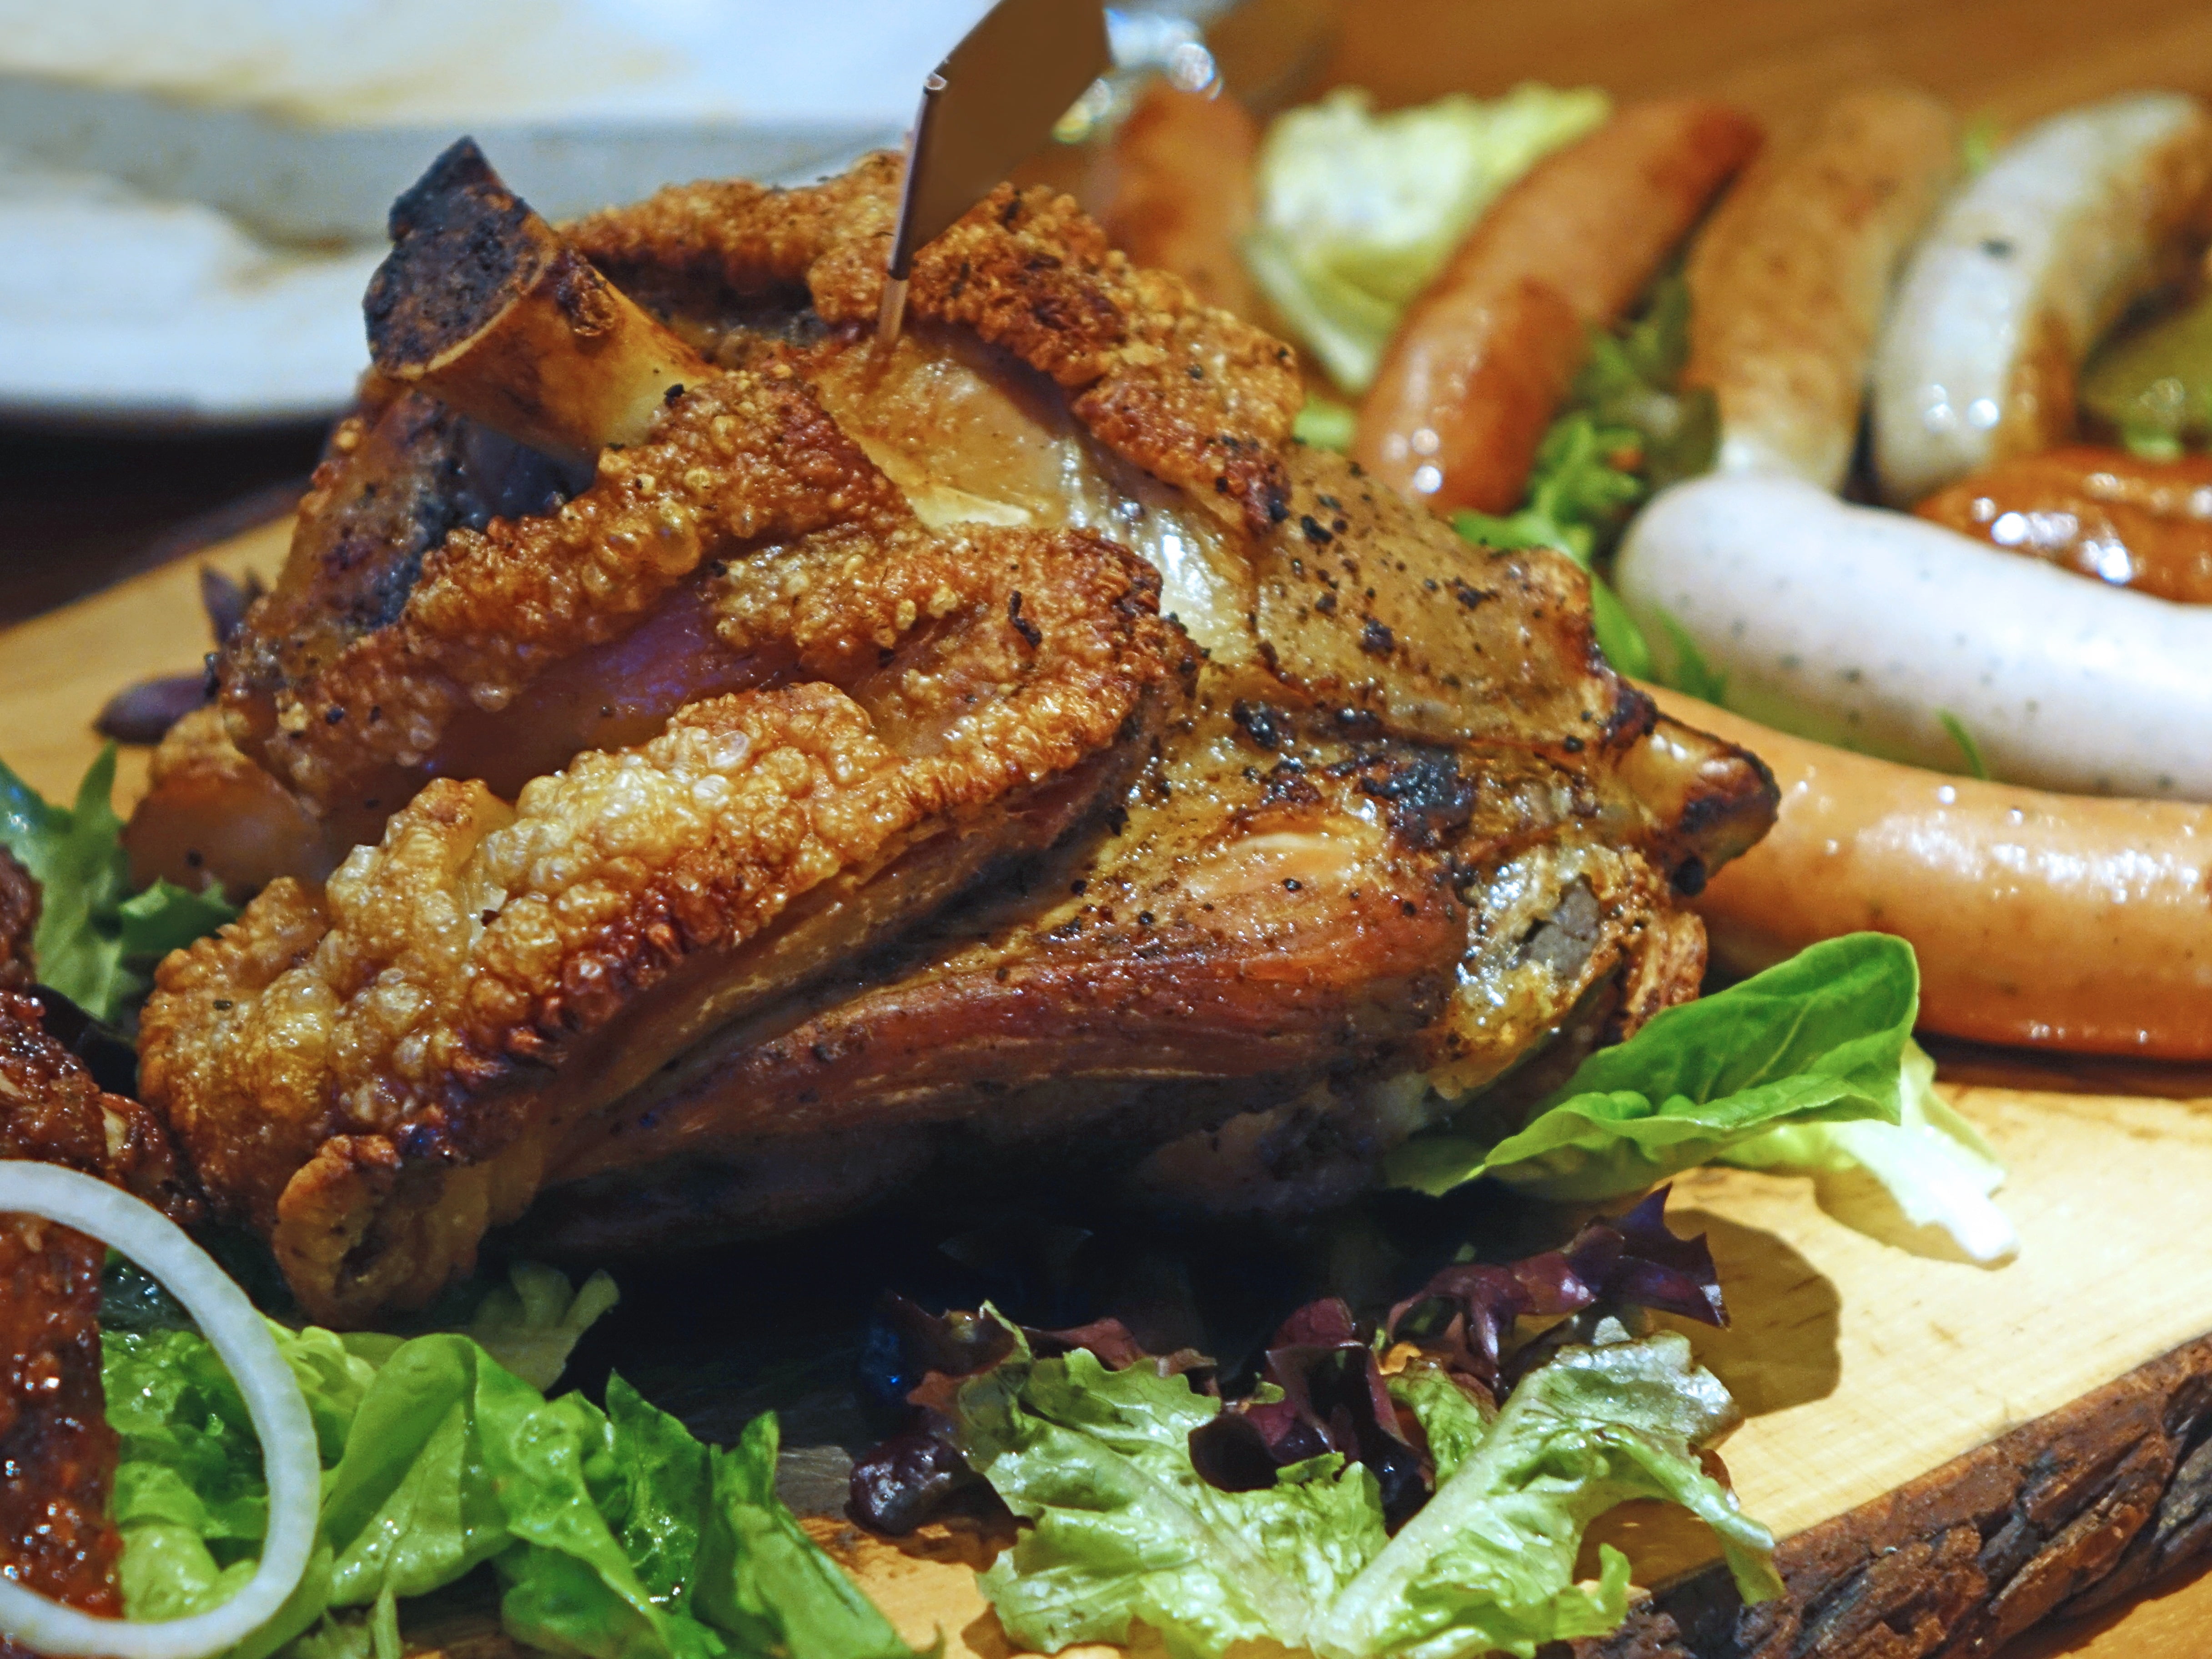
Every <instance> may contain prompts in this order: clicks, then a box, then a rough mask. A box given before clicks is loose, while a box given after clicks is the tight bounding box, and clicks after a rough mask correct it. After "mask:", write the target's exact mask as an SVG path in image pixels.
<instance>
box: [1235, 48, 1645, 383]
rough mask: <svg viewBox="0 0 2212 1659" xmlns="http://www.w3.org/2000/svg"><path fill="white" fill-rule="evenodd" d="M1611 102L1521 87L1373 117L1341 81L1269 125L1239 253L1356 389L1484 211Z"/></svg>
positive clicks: (1282, 310)
mask: <svg viewBox="0 0 2212 1659" xmlns="http://www.w3.org/2000/svg"><path fill="white" fill-rule="evenodd" d="M1608 107H1609V106H1608V104H1607V99H1606V96H1605V94H1603V93H1601V92H1598V91H1596V90H1595V89H1593V88H1582V89H1579V90H1576V91H1565V92H1562V91H1559V90H1556V89H1554V88H1550V87H1543V86H1537V85H1534V84H1529V85H1524V86H1519V87H1516V88H1514V89H1513V90H1512V91H1511V92H1509V93H1507V94H1505V95H1504V97H1502V98H1496V99H1492V100H1488V101H1484V100H1480V99H1475V98H1470V97H1468V96H1466V95H1465V94H1452V95H1451V96H1449V97H1446V98H1440V99H1438V100H1437V101H1436V102H1435V103H1433V104H1424V105H1421V106H1419V107H1417V108H1413V109H1401V110H1393V111H1390V112H1388V113H1386V114H1380V115H1378V114H1376V112H1375V110H1374V107H1373V104H1372V100H1370V97H1369V95H1368V94H1366V93H1364V92H1362V91H1360V90H1358V89H1357V88H1349V87H1346V88H1340V89H1338V90H1337V91H1335V92H1333V93H1331V94H1329V95H1328V97H1326V98H1324V99H1322V100H1321V101H1320V102H1319V103H1316V104H1309V105H1307V106H1304V107H1303V108H1300V109H1294V110H1291V111H1289V112H1287V113H1285V114H1284V115H1282V116H1280V117H1279V118H1277V119H1276V121H1275V122H1274V123H1273V125H1271V126H1270V127H1269V128H1268V130H1267V138H1266V140H1265V142H1264V143H1262V144H1261V149H1260V158H1259V165H1258V173H1257V179H1256V183H1257V187H1258V191H1259V197H1260V203H1259V222H1258V224H1257V226H1256V228H1255V229H1254V230H1253V232H1252V234H1251V235H1250V237H1249V239H1248V240H1247V241H1246V244H1245V250H1244V253H1245V263H1246V264H1247V265H1248V266H1249V268H1250V270H1251V272H1252V275H1253V277H1254V279H1255V281H1256V282H1257V283H1259V285H1260V288H1261V291H1262V292H1263V293H1265V294H1266V295H1267V299H1268V301H1270V302H1271V303H1272V304H1273V306H1274V307H1275V309H1276V311H1277V312H1278V313H1279V314H1280V315H1281V317H1282V318H1283V319H1284V321H1285V323H1287V324H1288V325H1290V328H1291V332H1292V333H1294V334H1295V335H1297V337H1298V339H1299V341H1300V343H1302V344H1304V346H1305V347H1306V348H1307V349H1309V350H1310V351H1311V352H1312V353H1313V354H1314V356H1316V357H1317V358H1318V359H1320V361H1321V362H1322V367H1324V368H1327V369H1328V373H1329V374H1330V376H1331V378H1333V379H1334V380H1335V381H1336V383H1337V384H1338V385H1339V386H1341V387H1343V388H1344V389H1345V390H1346V392H1363V391H1364V390H1365V389H1366V387H1367V386H1368V384H1369V382H1370V381H1371V380H1374V378H1375V371H1376V367H1377V365H1378V364H1380V362H1382V358H1383V349H1384V348H1385V347H1387V346H1388V345H1389V343H1390V337H1391V335H1392V334H1394V333H1395V332H1396V331H1397V327H1398V319H1400V318H1401V316H1403V315H1404V313H1405V310H1406V307H1407V306H1408V305H1410V304H1411V303H1412V302H1413V298H1414V296H1415V295H1418V294H1419V293H1420V291H1421V289H1424V288H1425V287H1426V286H1427V285H1428V283H1429V280H1430V278H1431V277H1432V276H1435V275H1436V274H1437V270H1439V269H1440V268H1441V267H1442V266H1443V262H1444V260H1445V259H1446V258H1448V257H1449V255H1450V253H1451V251H1452V249H1453V248H1454V247H1455V246H1457V244H1458V242H1459V240H1460V239H1461V237H1462V236H1464V235H1465V234H1467V230H1468V227H1469V226H1470V225H1472V224H1474V222H1475V220H1476V219H1477V218H1479V217H1480V216H1481V214H1482V211H1483V210H1484V209H1486V208H1487V207H1488V206H1489V205H1490V204H1491V203H1492V201H1494V200H1495V199H1496V198H1497V197H1498V193H1499V192H1500V191H1503V190H1504V189H1505V187H1506V186H1507V185H1510V184H1511V183H1513V181H1514V180H1515V179H1518V178H1520V177H1521V175H1522V173H1526V172H1528V169H1529V168H1530V167H1534V165H1535V164H1536V163H1537V162H1538V161H1541V159H1542V158H1543V157H1544V156H1545V155H1548V154H1550V153H1551V152H1552V151H1553V150H1554V149H1558V148H1559V147H1560V146H1561V145H1562V144H1565V143H1570V142H1571V141H1572V140H1574V139H1576V138H1579V137H1582V136H1583V134H1584V133H1586V132H1588V131H1590V129H1592V128H1593V127H1595V126H1596V125H1598V124H1599V123H1601V121H1603V120H1604V119H1605V118H1606V114H1607V109H1608Z"/></svg>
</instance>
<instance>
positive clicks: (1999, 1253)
mask: <svg viewBox="0 0 2212 1659" xmlns="http://www.w3.org/2000/svg"><path fill="white" fill-rule="evenodd" d="M1919 1006H1920V970H1919V966H1918V964H1917V962H1916V961H1915V960H1914V957H1913V955H1912V947H1911V945H1907V944H1905V941H1903V940H1902V939H1894V938H1892V937H1891V936H1890V935H1888V934H1887V933H1850V934H1846V935H1845V936H1844V937H1843V938H1841V939H1826V940H1823V941H1821V942H1820V944H1817V945H1811V946H1808V948H1807V949H1805V950H1804V951H1801V952H1799V953H1798V954H1797V955H1796V956H1795V957H1791V958H1790V960H1789V961H1787V962H1784V963H1780V964H1778V966H1776V967H1773V968H1770V969H1767V970H1766V971H1765V973H1762V974H1758V975H1753V977H1752V978H1750V979H1747V980H1745V981H1741V983H1740V984H1736V985H1732V986H1730V987H1728V988H1727V989H1725V990H1723V991H1718V992H1716V993H1714V994H1711V995H1709V996H1705V997H1701V998H1699V1000H1697V1001H1695V1002H1690V1003H1685V1004H1683V1005H1682V1006H1680V1007H1676V1008H1670V1009H1668V1010H1667V1011H1666V1012H1663V1013H1662V1014H1660V1015H1658V1016H1657V1017H1656V1018H1654V1019H1653V1020H1652V1021H1651V1022H1650V1024H1648V1025H1646V1026H1645V1027H1644V1029H1643V1030H1640V1031H1638V1033H1637V1034H1636V1035H1635V1036H1632V1037H1631V1038H1630V1039H1629V1040H1628V1041H1627V1042H1624V1043H1620V1044H1619V1045H1617V1046H1615V1047H1613V1048H1601V1049H1599V1050H1598V1051H1597V1052H1596V1053H1595V1054H1592V1055H1591V1056H1590V1057H1589V1059H1588V1060H1584V1061H1583V1063H1582V1065H1581V1066H1579V1067H1577V1070H1576V1072H1575V1074H1574V1075H1573V1076H1572V1077H1571V1078H1570V1079H1568V1080H1567V1082H1566V1084H1565V1085H1564V1086H1563V1087H1561V1088H1560V1089H1559V1090H1558V1091H1555V1092H1554V1093H1553V1094H1552V1095H1551V1096H1550V1097H1547V1099H1546V1100H1545V1101H1543V1102H1541V1103H1540V1104H1539V1106H1538V1108H1537V1109H1536V1110H1535V1111H1534V1114H1533V1115H1530V1116H1529V1117H1528V1120H1527V1121H1525V1122H1524V1123H1522V1124H1521V1125H1520V1126H1518V1127H1510V1126H1500V1125H1494V1124H1485V1123H1484V1122H1483V1121H1481V1120H1482V1109H1481V1107H1480V1105H1479V1104H1478V1105H1477V1106H1476V1107H1474V1108H1473V1109H1470V1111H1469V1112H1468V1113H1467V1114H1464V1115H1462V1119H1461V1120H1460V1121H1455V1122H1454V1123H1451V1124H1448V1125H1446V1126H1445V1127H1443V1128H1442V1129H1440V1130H1437V1131H1435V1132H1432V1133H1428V1134H1425V1135H1419V1136H1416V1137H1415V1138H1414V1139H1412V1140H1411V1141H1408V1142H1407V1144H1406V1145H1405V1146H1402V1147H1401V1148H1400V1149H1399V1150H1398V1151H1397V1152H1395V1153H1393V1154H1392V1155H1391V1160H1390V1164H1389V1169H1390V1172H1391V1174H1392V1176H1393V1177H1394V1178H1395V1179H1397V1180H1399V1181H1401V1182H1404V1183H1405V1184H1406V1185H1408V1186H1412V1187H1417V1188H1420V1189H1421V1190H1423V1191H1425V1192H1429V1193H1442V1192H1445V1191H1448V1190H1449V1189H1450V1188H1454V1187H1456V1186H1458V1185H1459V1184H1461V1183H1462V1182H1467V1181H1472V1180H1474V1179H1475V1178H1476V1177H1478V1176H1496V1177H1497V1178H1498V1179H1499V1180H1502V1181H1505V1182H1510V1183H1511V1184H1512V1185H1514V1186H1516V1187H1519V1188H1522V1189H1524V1190H1527V1191H1529V1192H1533V1193H1534V1194H1538V1195H1540V1196H1542V1197H1547V1198H1556V1199H1573V1200H1591V1199H1602V1198H1607V1197H1611V1196H1614V1195H1618V1194H1627V1193H1636V1192H1641V1191H1643V1190H1644V1188H1648V1187H1650V1186H1651V1185H1652V1184H1653V1183H1654V1182H1659V1181H1662V1180H1664V1179H1666V1178H1667V1177H1668V1176H1670V1175H1673V1174H1674V1173H1675V1172H1677V1171H1679V1170H1686V1169H1689V1168H1691V1167H1692V1165H1695V1164H1707V1163H1714V1162H1719V1163H1729V1164H1744V1165H1747V1166H1750V1167H1755V1168H1762V1169H1789V1170H1805V1171H1809V1172H1821V1171H1836V1170H1845V1169H1851V1168H1858V1169H1863V1170H1865V1171H1866V1172H1867V1173H1868V1174H1869V1175H1871V1176H1873V1177H1874V1178H1875V1180H1877V1181H1879V1182H1881V1184H1882V1185H1883V1186H1884V1187H1885V1188H1887V1189H1888V1191H1889V1193H1890V1194H1891V1196H1892V1197H1893V1199H1894V1200H1896V1202H1897V1204H1898V1206H1899V1208H1900V1209H1901V1210H1902V1211H1903V1212H1905V1215H1906V1217H1907V1218H1909V1219H1912V1220H1914V1221H1917V1222H1918V1223H1920V1224H1921V1225H1936V1226H1941V1227H1942V1228H1944V1229H1945V1230H1946V1231H1948V1232H1949V1233H1950V1234H1951V1235H1952V1237H1953V1238H1954V1241H1955V1242H1956V1243H1958V1245H1959V1246H1960V1249H1963V1250H1965V1251H1966V1253H1967V1254H1968V1255H1971V1256H1972V1257H1973V1258H1974V1259H1975V1260H1977V1261H2000V1260H2002V1259H2003V1258H2004V1257H2006V1256H2008V1255H2010V1254H2012V1251H2013V1249H2014V1248H2015V1244H2014V1242H2013V1235H2012V1230H2011V1228H2010V1226H2009V1225H2008V1224H2007V1223H2006V1222H2005V1220H2004V1218H2003V1217H2002V1214H2001V1213H2000V1212H1998V1211H1997V1210H1996V1206H1994V1205H1992V1204H1991V1203H1990V1193H1991V1192H1993V1191H1994V1190H1995V1189H1996V1184H1997V1182H1998V1181H1999V1180H2001V1179H2002V1174H2003V1171H2002V1167H2001V1166H2000V1165H1999V1164H1997V1162H1996V1157H1995V1155H1994V1153H1992V1152H1991V1151H1990V1148H1989V1146H1987V1144H1986V1143H1984V1141H1983V1140H1982V1139H1981V1138H1980V1137H1979V1136H1978V1134H1976V1133H1975V1132H1974V1131H1973V1129H1972V1127H1970V1126H1968V1125H1967V1124H1966V1121H1965V1120H1964V1119H1963V1118H1961V1117H1960V1116H1959V1115H1957V1114H1956V1113H1954V1112H1953V1111H1952V1110H1951V1109H1949V1108H1948V1107H1947V1106H1945V1105H1944V1104H1943V1103H1942V1101H1941V1100H1940V1099H1939V1098H1937V1097H1936V1094H1935V1091H1934V1088H1933V1082H1934V1075H1935V1068H1934V1066H1932V1064H1930V1063H1929V1060H1928V1059H1927V1056H1926V1055H1925V1054H1923V1053H1922V1052H1921V1051H1920V1049H1919V1048H1917V1046H1916V1045H1915V1044H1914V1043H1913V1042H1912V1022H1913V1018H1914V1016H1915V1014H1916V1013H1917V1012H1918V1010H1919Z"/></svg>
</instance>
